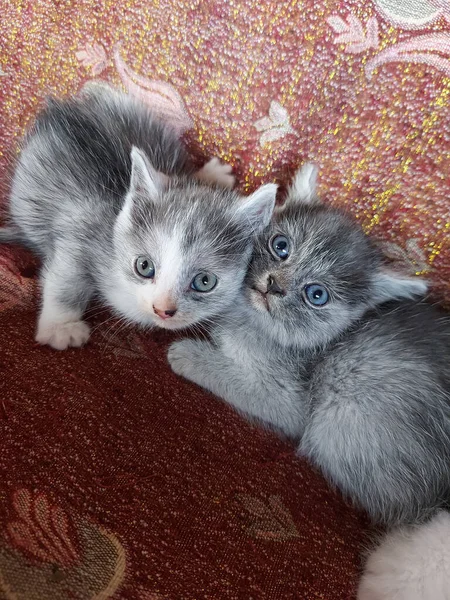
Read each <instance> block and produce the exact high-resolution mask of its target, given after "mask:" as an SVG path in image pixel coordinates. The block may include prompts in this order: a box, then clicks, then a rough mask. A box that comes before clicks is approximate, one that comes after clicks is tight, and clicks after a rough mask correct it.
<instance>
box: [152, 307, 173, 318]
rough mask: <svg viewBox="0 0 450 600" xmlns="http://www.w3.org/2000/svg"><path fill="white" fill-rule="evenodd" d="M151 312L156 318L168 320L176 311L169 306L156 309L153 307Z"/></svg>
mask: <svg viewBox="0 0 450 600" xmlns="http://www.w3.org/2000/svg"><path fill="white" fill-rule="evenodd" d="M153 310H154V312H155V314H156V315H158V317H161V319H170V317H173V315H174V314H175V313H176V312H177V309H176V308H174V307H173V306H169V307H168V308H156V306H155V305H153Z"/></svg>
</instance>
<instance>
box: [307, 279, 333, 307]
mask: <svg viewBox="0 0 450 600" xmlns="http://www.w3.org/2000/svg"><path fill="white" fill-rule="evenodd" d="M304 292H305V297H306V299H307V300H308V302H309V303H310V304H312V305H313V306H324V305H325V304H326V303H327V302H328V300H329V299H330V294H329V293H328V291H327V289H326V288H325V287H324V286H323V285H320V284H318V283H311V284H310V285H307V286H306V287H305V288H304Z"/></svg>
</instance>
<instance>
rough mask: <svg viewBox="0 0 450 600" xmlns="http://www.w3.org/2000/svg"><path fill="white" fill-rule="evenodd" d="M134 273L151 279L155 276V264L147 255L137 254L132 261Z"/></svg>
mask: <svg viewBox="0 0 450 600" xmlns="http://www.w3.org/2000/svg"><path fill="white" fill-rule="evenodd" d="M134 268H135V269H136V273H137V274H138V275H140V276H141V277H145V278H146V279H153V277H154V276H155V265H154V264H153V262H152V261H151V260H150V259H149V258H148V256H139V257H138V258H137V259H136V262H135V263H134Z"/></svg>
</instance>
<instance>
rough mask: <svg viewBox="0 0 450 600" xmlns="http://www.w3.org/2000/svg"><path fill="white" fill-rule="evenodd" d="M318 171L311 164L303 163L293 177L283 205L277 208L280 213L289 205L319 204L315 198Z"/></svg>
mask: <svg viewBox="0 0 450 600" xmlns="http://www.w3.org/2000/svg"><path fill="white" fill-rule="evenodd" d="M318 173H319V169H318V168H317V166H316V165H314V164H313V163H309V162H308V163H305V164H304V165H303V166H302V167H301V168H300V169H299V170H298V171H297V173H296V174H295V175H294V179H293V180H292V183H291V185H290V187H289V189H288V192H287V196H286V201H285V203H284V204H283V205H282V206H280V207H279V208H278V207H277V210H280V211H282V210H283V209H284V208H286V207H287V206H289V205H291V204H314V203H316V202H319V199H318V197H317V175H318Z"/></svg>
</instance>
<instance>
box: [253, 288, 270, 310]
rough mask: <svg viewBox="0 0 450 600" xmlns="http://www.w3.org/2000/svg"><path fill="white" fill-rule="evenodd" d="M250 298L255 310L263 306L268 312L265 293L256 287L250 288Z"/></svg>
mask: <svg viewBox="0 0 450 600" xmlns="http://www.w3.org/2000/svg"><path fill="white" fill-rule="evenodd" d="M250 297H251V299H252V300H253V304H254V305H255V306H256V308H259V307H261V306H263V307H264V308H265V309H266V310H267V312H270V307H269V301H268V299H267V294H266V293H265V292H263V291H261V290H259V289H258V288H257V287H252V291H251V293H250Z"/></svg>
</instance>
